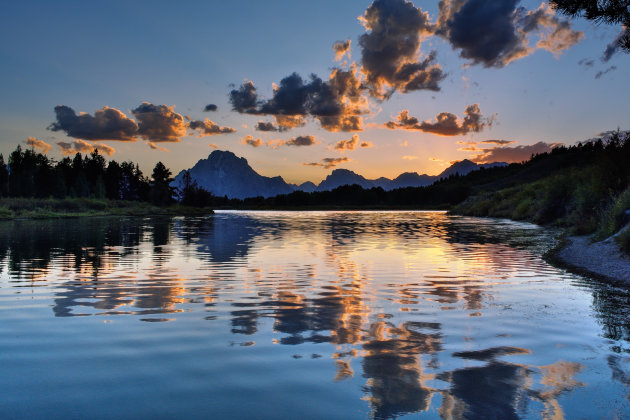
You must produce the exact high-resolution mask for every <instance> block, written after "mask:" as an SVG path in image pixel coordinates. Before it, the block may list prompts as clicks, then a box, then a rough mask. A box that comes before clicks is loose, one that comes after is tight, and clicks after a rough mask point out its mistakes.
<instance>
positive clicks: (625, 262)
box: [554, 236, 630, 285]
mask: <svg viewBox="0 0 630 420" xmlns="http://www.w3.org/2000/svg"><path fill="white" fill-rule="evenodd" d="M554 256H555V258H557V259H559V260H560V261H562V262H563V263H565V264H567V265H570V266H573V267H577V268H579V269H581V270H584V271H587V272H590V273H594V274H597V275H599V276H602V277H605V278H608V279H612V280H616V281H623V282H625V283H626V284H628V285H630V258H628V256H627V255H625V254H623V253H622V252H621V251H620V250H619V248H618V247H617V244H616V243H615V241H614V238H613V237H610V238H608V239H606V240H604V241H601V242H595V243H592V242H591V239H590V238H589V237H588V236H570V237H568V238H566V244H565V246H564V247H563V248H561V249H560V250H559V251H557V252H556V253H555V255H554Z"/></svg>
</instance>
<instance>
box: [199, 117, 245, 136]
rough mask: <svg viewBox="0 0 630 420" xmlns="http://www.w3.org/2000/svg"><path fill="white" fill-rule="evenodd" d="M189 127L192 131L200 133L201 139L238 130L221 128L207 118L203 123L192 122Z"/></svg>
mask: <svg viewBox="0 0 630 420" xmlns="http://www.w3.org/2000/svg"><path fill="white" fill-rule="evenodd" d="M188 127H189V128H190V129H191V130H197V131H198V132H199V137H204V136H214V135H216V134H228V133H234V132H236V130H235V129H233V128H231V127H220V126H219V125H218V124H216V123H214V122H212V121H210V120H209V119H207V118H206V119H205V120H203V121H198V120H192V121H190V123H189V124H188Z"/></svg>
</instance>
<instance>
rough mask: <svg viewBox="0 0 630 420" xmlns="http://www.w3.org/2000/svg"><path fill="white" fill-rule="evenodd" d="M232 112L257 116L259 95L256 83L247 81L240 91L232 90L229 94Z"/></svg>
mask: <svg viewBox="0 0 630 420" xmlns="http://www.w3.org/2000/svg"><path fill="white" fill-rule="evenodd" d="M229 98H230V103H231V104H232V110H234V111H237V112H240V113H241V114H257V113H260V112H259V111H258V93H257V92H256V86H254V82H251V81H246V82H245V83H243V84H242V85H241V86H240V87H239V88H238V89H232V90H231V91H230V94H229Z"/></svg>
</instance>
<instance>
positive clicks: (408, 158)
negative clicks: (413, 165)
mask: <svg viewBox="0 0 630 420" xmlns="http://www.w3.org/2000/svg"><path fill="white" fill-rule="evenodd" d="M402 158H403V160H417V159H418V156H410V155H405V156H403V157H402Z"/></svg>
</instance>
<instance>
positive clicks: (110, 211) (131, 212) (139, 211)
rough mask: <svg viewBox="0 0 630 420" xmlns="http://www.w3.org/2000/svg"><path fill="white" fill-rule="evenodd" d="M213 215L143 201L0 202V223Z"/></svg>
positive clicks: (177, 205)
mask: <svg viewBox="0 0 630 420" xmlns="http://www.w3.org/2000/svg"><path fill="white" fill-rule="evenodd" d="M212 213H214V211H213V210H212V209H210V208H205V207H188V206H182V205H179V204H175V205H171V206H166V207H158V206H154V205H151V204H149V203H147V202H142V201H124V200H107V199H90V198H64V199H56V198H0V220H25V219H62V218H75V217H94V216H139V217H143V216H162V215H167V216H204V215H208V214H212Z"/></svg>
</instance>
